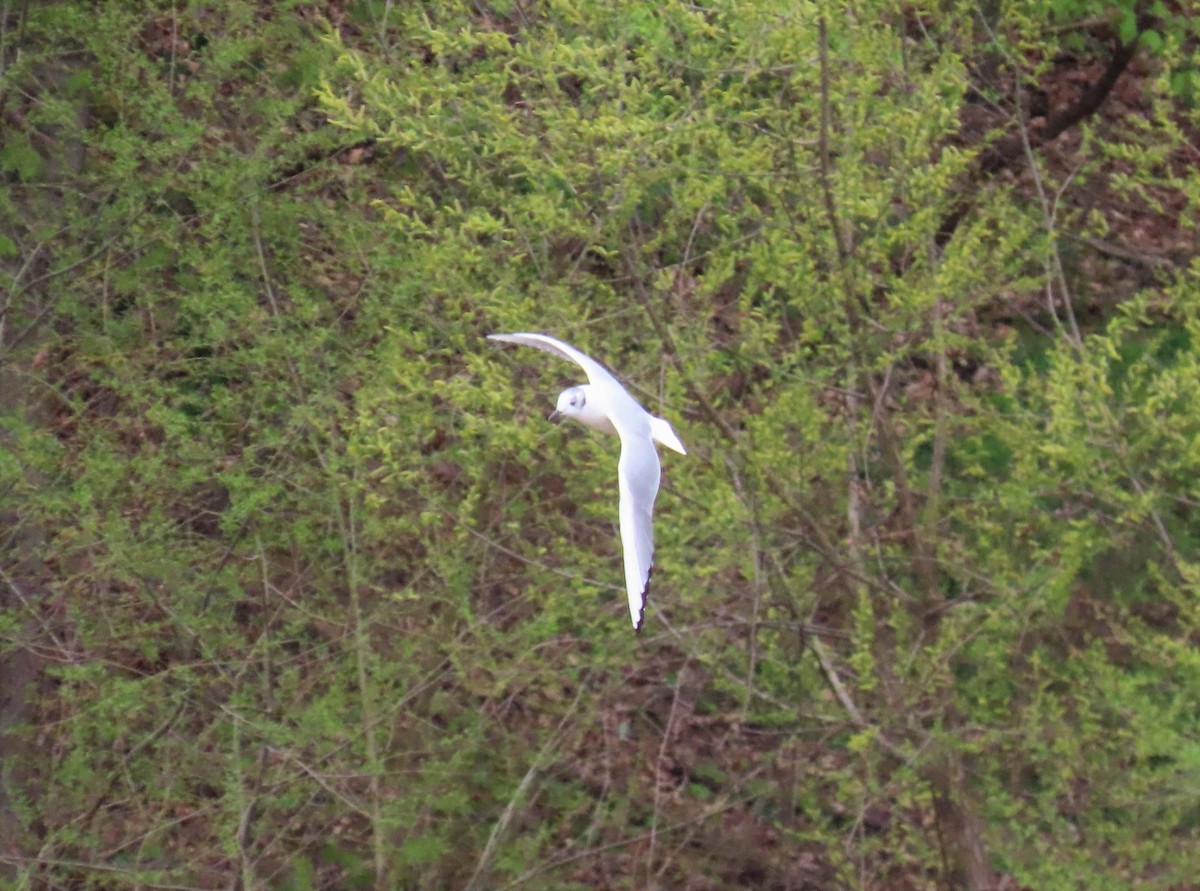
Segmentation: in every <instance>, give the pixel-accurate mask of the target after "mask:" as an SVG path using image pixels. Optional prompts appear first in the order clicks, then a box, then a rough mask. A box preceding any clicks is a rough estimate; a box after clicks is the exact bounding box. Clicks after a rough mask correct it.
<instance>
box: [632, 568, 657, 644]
mask: <svg viewBox="0 0 1200 891" xmlns="http://www.w3.org/2000/svg"><path fill="white" fill-rule="evenodd" d="M653 577H654V568H653V567H651V568H650V571H649V572H647V573H646V586H645V587H644V588H642V604H641V606H640V607H639V608H638V613H637V618H636V619H634V622H633V630H634V632H635V633H636V634H641V633H642V625H643V624H645V622H646V601H647V600H649V599H650V579H651V578H653Z"/></svg>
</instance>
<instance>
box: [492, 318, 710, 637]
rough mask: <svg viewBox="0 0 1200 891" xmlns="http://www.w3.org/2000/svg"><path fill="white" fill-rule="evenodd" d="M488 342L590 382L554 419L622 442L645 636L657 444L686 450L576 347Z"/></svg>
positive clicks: (634, 593)
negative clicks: (538, 356)
mask: <svg viewBox="0 0 1200 891" xmlns="http://www.w3.org/2000/svg"><path fill="white" fill-rule="evenodd" d="M488 338H489V339H490V340H499V341H503V342H505V343H520V344H524V345H525V346H531V347H536V348H537V349H539V350H544V351H545V352H547V353H553V354H554V355H556V356H560V357H561V358H563V359H570V360H571V361H572V362H574V363H576V364H577V365H579V366H580V367H582V368H583V370H584V371H585V372H586V373H587V376H588V382H587V383H586V384H583V385H580V386H577V387H569V388H568V389H566V390H563V391H562V393H560V394H559V397H558V405H557V407H556V408H555V411H554V414H552V415H551V416H550V417H552V418H553V417H555V416H556V415H562V416H563V417H567V418H574V419H575V420H577V421H579V422H580V423H581V424H586V425H587V426H589V427H594V428H596V429H597V430H601V431H603V432H605V433H614V434H616V435H617V436H619V437H621V459H620V461H618V462H617V487H618V489H619V491H620V505H619V509H618V515H619V517H620V521H621V546H622V548H623V550H624V552H625V590H626V592H627V593H628V595H629V618H630V619H631V620H632V622H633V630H634V631H640V630H641V628H642V622H643V620H644V619H645V617H646V595H647V593H648V591H649V589H650V568H651V565H652V563H653V558H654V529H653V513H654V499H655V497H656V496H657V495H658V479H659V472H660V471H659V464H658V451H657V450H656V449H655V448H654V444H655V443H656V442H657V443H659V444H661V445H664V446H666V447H667V448H669V449H674V450H675V451H677V452H679V454H681V455H686V454H687V450H686V449H685V448H684V447H683V443H681V442H680V441H679V437H678V436H676V435H675V431H674V430H673V429H671V425H670V424H669V423H667V422H666V421H664V420H663V419H662V418H656V417H655V416H654V415H652V414H650V413H649V412H648V411H646V410H645V409H644V408H642V407H641V406H640V405H639V404H638V403H637V400H635V399H634V398H633V397H632V396H630V395H629V393H628V392H626V390H625V388H624V387H622V386H621V384H620V383H619V382H618V381H617V379H616V378H615V377H613V376H612V374H610V373H609V371H608V369H607V368H605V367H604V366H603V365H601V364H600V363H599V362H597V361H596V360H595V359H592V358H590V357H589V356H585V355H584V354H583V353H581V352H579V350H577V349H575V348H574V347H573V346H570V345H569V344H565V343H563V342H562V341H561V340H555V339H554V338H553V337H548V336H547V335H545V334H526V333H521V334H489V335H488Z"/></svg>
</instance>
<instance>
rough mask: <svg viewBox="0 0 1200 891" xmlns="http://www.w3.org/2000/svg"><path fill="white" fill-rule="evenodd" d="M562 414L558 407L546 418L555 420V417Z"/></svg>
mask: <svg viewBox="0 0 1200 891" xmlns="http://www.w3.org/2000/svg"><path fill="white" fill-rule="evenodd" d="M560 414H562V412H560V411H559V410H558V409H557V408H556V409H554V411H552V412H550V417H548V418H546V420H547V421H553V420H554V419H555V418H557V417H558V416H559V415H560Z"/></svg>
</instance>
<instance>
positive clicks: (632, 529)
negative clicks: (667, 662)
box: [617, 436, 659, 631]
mask: <svg viewBox="0 0 1200 891" xmlns="http://www.w3.org/2000/svg"><path fill="white" fill-rule="evenodd" d="M658 478H659V465H658V452H657V451H656V450H655V448H654V443H653V442H652V441H651V440H650V437H649V436H622V437H621V460H620V462H619V463H618V464H617V482H618V486H619V488H620V491H621V503H620V509H619V511H618V514H619V517H620V520H621V547H622V550H623V551H624V553H625V591H626V593H627V594H628V595H629V618H630V619H631V620H632V621H633V630H634V631H641V630H642V621H643V619H645V617H646V596H647V594H648V592H649V588H650V567H651V564H652V563H653V560H654V526H653V514H654V499H655V496H657V495H658Z"/></svg>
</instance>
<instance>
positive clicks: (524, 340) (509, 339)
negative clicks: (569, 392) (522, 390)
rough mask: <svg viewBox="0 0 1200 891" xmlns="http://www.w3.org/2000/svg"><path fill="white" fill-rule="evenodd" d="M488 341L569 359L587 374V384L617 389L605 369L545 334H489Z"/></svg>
mask: <svg viewBox="0 0 1200 891" xmlns="http://www.w3.org/2000/svg"><path fill="white" fill-rule="evenodd" d="M488 340H499V341H503V342H504V343H520V344H524V345H525V346H531V347H536V348H537V349H539V350H542V351H543V352H547V353H551V354H553V355H555V356H558V357H559V358H561V359H569V360H571V361H572V362H574V363H575V364H577V365H578V366H579V367H581V368H582V369H583V370H584V371H586V372H587V376H588V383H591V384H604V383H613V384H616V385H617V386H618V387H620V386H621V385H620V384H619V383H617V379H616V378H615V377H613V376H612V374H611V373H610V372H609V370H608V369H607V368H605V367H604V366H603V365H601V364H600V363H599V362H597V361H596V360H595V359H593V358H592V357H591V356H587V355H585V354H583V353H581V352H579V350H577V349H575V347H573V346H571V345H570V344H567V343H563V342H562V341H561V340H555V339H554V338H553V337H550V336H549V335H546V334H530V333H528V332H524V331H522V332H519V333H517V334H489V335H488Z"/></svg>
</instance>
